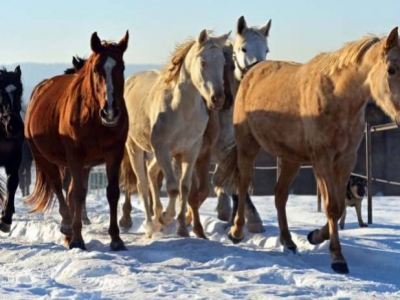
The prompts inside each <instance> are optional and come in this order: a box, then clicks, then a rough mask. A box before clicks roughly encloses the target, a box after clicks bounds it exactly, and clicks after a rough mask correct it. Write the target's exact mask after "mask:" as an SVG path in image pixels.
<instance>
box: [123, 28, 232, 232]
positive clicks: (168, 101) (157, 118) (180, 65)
mask: <svg viewBox="0 0 400 300" xmlns="http://www.w3.org/2000/svg"><path fill="white" fill-rule="evenodd" d="M228 37H229V33H228V34H225V35H222V36H220V37H210V36H209V35H208V33H207V31H206V30H203V31H202V32H201V33H200V35H199V36H198V38H197V39H196V40H188V41H187V42H185V43H183V44H181V45H179V46H178V47H177V49H176V50H175V52H174V53H173V54H172V56H171V58H170V61H169V63H168V65H167V66H166V67H165V68H164V70H162V71H161V72H160V71H146V72H141V73H137V74H134V75H132V76H131V77H130V78H128V79H127V81H126V83H125V101H126V106H127V109H128V114H129V122H130V124H129V133H128V139H127V142H126V148H127V151H128V155H129V158H130V161H131V164H132V168H133V170H134V172H135V174H136V176H137V189H138V193H139V195H140V197H141V198H142V199H143V201H144V206H145V215H146V216H145V218H146V220H145V222H146V225H147V226H146V234H147V235H148V236H151V234H152V232H153V231H159V230H161V227H162V225H161V223H160V220H161V222H163V216H162V210H163V207H162V204H161V202H160V197H159V194H158V193H159V190H158V182H157V181H158V173H159V170H160V169H161V171H162V172H163V174H164V177H165V179H166V185H167V193H168V195H169V198H170V203H173V204H175V199H176V197H177V196H178V195H179V200H180V205H179V212H178V224H179V228H178V231H177V234H178V235H179V236H188V235H189V233H188V230H187V228H186V224H185V213H186V209H187V201H188V193H189V190H190V187H191V180H192V173H193V168H194V164H195V162H196V159H197V156H198V154H199V151H200V148H201V145H202V141H203V135H204V132H205V129H206V126H207V124H208V121H209V111H208V110H218V109H220V108H221V107H222V106H223V104H224V98H225V97H224V92H223V69H224V64H225V59H224V55H223V51H222V47H223V46H224V45H225V43H226V41H227V39H228ZM144 152H150V153H153V154H154V157H155V159H152V160H151V161H150V163H149V164H148V166H147V168H148V174H149V179H150V189H151V192H152V195H153V212H154V216H153V217H151V212H150V206H149V197H148V196H149V195H148V191H149V188H148V181H147V176H146V171H145V165H144ZM173 158H175V159H176V161H178V163H179V164H180V168H181V174H182V175H181V179H180V182H178V180H177V178H176V176H175V173H174V170H173V166H172V159H173ZM189 205H190V206H191V207H192V205H191V203H190V202H189ZM174 206H175V205H173V206H172V205H169V206H168V207H169V209H167V211H166V218H167V219H169V220H171V219H173V216H174V215H175V207H174ZM194 210H196V209H194ZM194 232H195V233H196V235H197V236H201V237H204V232H203V228H202V226H201V223H200V218H199V216H198V212H197V215H196V212H195V216H194Z"/></svg>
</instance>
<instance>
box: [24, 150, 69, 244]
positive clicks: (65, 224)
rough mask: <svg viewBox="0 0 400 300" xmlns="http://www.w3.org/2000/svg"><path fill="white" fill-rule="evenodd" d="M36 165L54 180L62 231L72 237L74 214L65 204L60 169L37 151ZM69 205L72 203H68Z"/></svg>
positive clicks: (52, 183) (52, 184)
mask: <svg viewBox="0 0 400 300" xmlns="http://www.w3.org/2000/svg"><path fill="white" fill-rule="evenodd" d="M33 147H34V146H32V152H33V151H35V150H34V148H33ZM35 154H36V155H35V163H36V165H38V166H39V168H40V169H41V170H43V171H44V172H46V176H48V178H52V180H51V187H52V188H53V190H54V192H55V194H56V196H57V200H58V206H59V208H58V209H59V213H60V215H61V227H60V231H61V233H62V234H64V235H65V236H67V237H71V236H72V217H73V213H72V211H71V210H70V208H69V207H68V205H67V202H65V197H64V194H63V185H62V180H61V174H60V169H59V167H58V166H57V165H55V164H53V163H51V162H49V161H48V160H47V159H45V158H44V157H43V156H41V155H40V154H39V153H38V152H37V151H35ZM68 203H70V202H69V201H68Z"/></svg>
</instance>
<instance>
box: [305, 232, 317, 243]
mask: <svg viewBox="0 0 400 300" xmlns="http://www.w3.org/2000/svg"><path fill="white" fill-rule="evenodd" d="M315 232H318V229H315V230H313V231H310V233H309V234H308V235H307V240H308V242H309V243H310V244H311V245H318V243H316V242H315V241H314V233H315Z"/></svg>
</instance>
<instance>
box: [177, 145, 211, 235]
mask: <svg viewBox="0 0 400 300" xmlns="http://www.w3.org/2000/svg"><path fill="white" fill-rule="evenodd" d="M200 146H201V144H200V143H199V145H198V146H197V147H196V146H195V147H194V148H193V150H192V151H188V152H187V153H186V154H185V155H184V156H182V163H181V168H182V176H181V181H180V195H179V212H178V230H177V234H178V235H179V236H181V237H188V236H189V232H188V230H187V227H186V210H187V203H188V196H189V192H190V187H191V183H192V176H193V170H194V165H195V163H196V158H197V155H198V153H199V152H198V151H199V150H200ZM194 201H195V202H196V203H197V205H198V204H199V201H196V200H194ZM191 209H192V211H193V219H194V230H195V232H197V233H196V235H197V234H199V235H200V236H202V237H203V236H204V231H203V226H202V225H201V222H200V218H199V214H198V207H196V205H193V207H191ZM204 237H205V236H204Z"/></svg>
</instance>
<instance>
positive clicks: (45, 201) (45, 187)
mask: <svg viewBox="0 0 400 300" xmlns="http://www.w3.org/2000/svg"><path fill="white" fill-rule="evenodd" d="M62 173H63V170H62V169H61V168H60V175H59V176H60V179H61V176H62ZM53 180H54V178H53ZM51 183H52V178H50V177H49V176H48V175H47V174H46V173H45V172H44V171H43V170H41V169H40V168H39V166H38V164H36V183H35V188H34V190H33V193H32V194H31V195H30V196H29V197H28V199H26V200H25V204H27V205H33V208H32V209H31V211H30V212H39V211H47V210H49V209H50V208H51V207H52V206H53V203H54V197H53V194H54V190H53V188H52V187H51Z"/></svg>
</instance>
